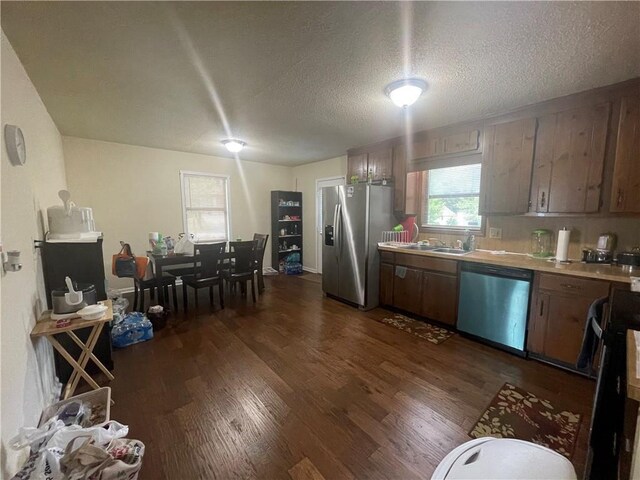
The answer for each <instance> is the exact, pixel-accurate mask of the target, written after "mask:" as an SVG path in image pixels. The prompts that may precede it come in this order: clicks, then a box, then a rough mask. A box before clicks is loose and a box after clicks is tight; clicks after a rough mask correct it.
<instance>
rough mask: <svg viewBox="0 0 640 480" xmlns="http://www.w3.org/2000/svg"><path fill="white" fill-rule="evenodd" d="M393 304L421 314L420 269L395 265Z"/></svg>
mask: <svg viewBox="0 0 640 480" xmlns="http://www.w3.org/2000/svg"><path fill="white" fill-rule="evenodd" d="M393 306H394V307H397V308H400V309H402V310H405V311H407V312H410V313H415V314H416V315H421V314H422V270H418V269H415V268H409V267H402V266H400V265H396V267H395V271H394V277H393Z"/></svg>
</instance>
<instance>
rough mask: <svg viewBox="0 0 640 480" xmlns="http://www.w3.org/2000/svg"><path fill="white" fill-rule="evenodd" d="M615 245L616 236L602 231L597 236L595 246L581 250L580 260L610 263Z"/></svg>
mask: <svg viewBox="0 0 640 480" xmlns="http://www.w3.org/2000/svg"><path fill="white" fill-rule="evenodd" d="M615 246H616V236H615V234H613V233H603V234H602V235H600V236H599V237H598V244H597V246H596V248H595V249H594V248H585V249H583V250H582V261H583V262H585V263H611V262H613V251H614V249H615Z"/></svg>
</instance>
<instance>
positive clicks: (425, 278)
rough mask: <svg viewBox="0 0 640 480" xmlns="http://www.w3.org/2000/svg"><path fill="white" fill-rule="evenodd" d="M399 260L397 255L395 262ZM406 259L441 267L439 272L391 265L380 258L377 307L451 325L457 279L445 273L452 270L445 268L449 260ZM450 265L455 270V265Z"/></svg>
mask: <svg viewBox="0 0 640 480" xmlns="http://www.w3.org/2000/svg"><path fill="white" fill-rule="evenodd" d="M401 257H402V255H401V254H398V258H396V261H399V262H401V261H402V259H401ZM405 257H406V255H405ZM402 258H404V257H402ZM408 258H409V260H415V261H416V262H418V263H419V264H420V265H422V263H420V262H419V260H422V261H425V262H427V263H425V266H428V267H430V268H436V269H438V268H441V269H442V271H431V270H425V269H422V268H415V266H407V265H395V264H392V263H388V262H385V261H384V260H385V258H382V262H380V304H381V305H386V306H389V307H396V308H399V309H400V310H404V311H405V312H407V313H413V314H415V315H419V316H421V317H427V318H429V319H431V320H436V321H438V322H442V323H446V324H448V325H455V324H456V318H457V309H458V277H457V275H456V274H455V273H451V271H449V270H451V269H452V267H451V266H450V265H449V262H451V261H449V260H444V261H443V260H442V259H437V258H436V259H432V258H426V257H415V256H413V255H410V256H408ZM407 262H408V261H407ZM438 262H441V263H438ZM442 262H446V263H442ZM432 264H433V265H432ZM453 266H454V267H455V262H454V263H453ZM445 270H447V271H445ZM452 271H453V272H455V271H456V270H455V269H453V270H452Z"/></svg>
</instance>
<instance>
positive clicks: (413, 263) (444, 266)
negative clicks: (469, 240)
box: [396, 253, 458, 274]
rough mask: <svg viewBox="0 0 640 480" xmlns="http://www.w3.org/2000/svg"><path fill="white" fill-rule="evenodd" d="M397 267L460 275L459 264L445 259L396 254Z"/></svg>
mask: <svg viewBox="0 0 640 480" xmlns="http://www.w3.org/2000/svg"><path fill="white" fill-rule="evenodd" d="M396 265H405V266H407V267H416V268H423V269H425V270H433V271H435V272H444V273H453V274H456V273H458V262H457V261H456V260H447V259H445V258H436V257H427V256H423V255H411V254H410V253H396Z"/></svg>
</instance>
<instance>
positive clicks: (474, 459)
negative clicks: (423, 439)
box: [431, 437, 577, 480]
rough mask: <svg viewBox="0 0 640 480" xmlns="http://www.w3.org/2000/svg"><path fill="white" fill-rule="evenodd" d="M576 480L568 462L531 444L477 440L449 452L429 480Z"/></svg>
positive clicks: (556, 454) (521, 441)
mask: <svg viewBox="0 0 640 480" xmlns="http://www.w3.org/2000/svg"><path fill="white" fill-rule="evenodd" d="M472 479H473V480H525V479H526V480H577V477H576V471H575V469H574V468H573V465H572V464H571V462H570V461H569V460H567V459H566V458H565V457H563V456H562V455H560V454H559V453H557V452H554V451H553V450H550V449H548V448H546V447H542V446H540V445H536V444H535V443H531V442H525V441H523V440H515V439H510V438H492V437H485V438H477V439H474V440H471V441H469V442H466V443H463V444H462V445H460V446H459V447H457V448H455V449H454V450H452V451H451V452H450V453H449V454H448V455H447V456H446V457H445V458H444V460H442V462H440V464H439V465H438V467H437V468H436V470H435V472H433V475H432V477H431V480H472Z"/></svg>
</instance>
